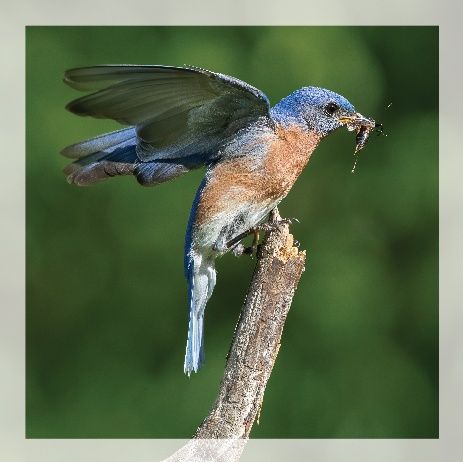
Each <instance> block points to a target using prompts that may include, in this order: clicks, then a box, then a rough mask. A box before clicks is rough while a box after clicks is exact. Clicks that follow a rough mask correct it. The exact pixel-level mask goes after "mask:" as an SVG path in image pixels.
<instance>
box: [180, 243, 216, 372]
mask: <svg viewBox="0 0 463 462" xmlns="http://www.w3.org/2000/svg"><path fill="white" fill-rule="evenodd" d="M214 263H215V262H214V258H213V257H205V256H203V255H200V254H197V253H195V252H190V254H189V255H188V266H187V278H188V298H189V323H188V340H187V344H186V352H185V364H184V368H183V369H184V372H185V374H187V375H188V376H190V374H191V372H193V371H194V372H198V370H199V369H200V367H201V365H202V364H203V363H204V329H203V325H204V310H205V308H206V303H207V301H208V300H209V298H210V296H211V295H212V291H213V290H214V286H215V281H216V271H215V265H214Z"/></svg>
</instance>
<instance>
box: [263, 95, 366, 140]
mask: <svg viewBox="0 0 463 462" xmlns="http://www.w3.org/2000/svg"><path fill="white" fill-rule="evenodd" d="M272 117H273V118H274V119H275V120H276V121H277V122H279V123H282V124H283V125H289V124H297V125H300V126H302V127H304V128H305V129H307V130H313V131H315V132H317V133H318V134H319V135H321V136H326V135H328V134H329V133H331V132H332V131H333V130H336V129H337V128H339V127H341V126H342V125H346V124H347V125H348V126H349V125H350V124H357V123H360V121H361V120H367V119H365V118H364V117H363V116H362V115H361V114H358V113H356V112H355V108H354V106H353V105H352V104H351V103H350V102H349V101H348V100H347V99H346V98H344V96H341V95H338V94H337V93H334V92H333V91H330V90H326V89H324V88H318V87H303V88H300V89H299V90H296V91H295V92H293V93H291V94H290V95H289V96H287V97H286V98H283V99H282V100H281V101H280V102H279V103H278V104H277V105H276V106H274V107H273V108H272Z"/></svg>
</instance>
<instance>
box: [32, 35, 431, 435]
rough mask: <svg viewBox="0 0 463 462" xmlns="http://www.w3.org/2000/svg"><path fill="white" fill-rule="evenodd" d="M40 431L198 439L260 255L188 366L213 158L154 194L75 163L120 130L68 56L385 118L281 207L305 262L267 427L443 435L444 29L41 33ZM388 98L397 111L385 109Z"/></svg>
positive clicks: (35, 190) (37, 197)
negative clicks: (85, 90) (359, 146)
mask: <svg viewBox="0 0 463 462" xmlns="http://www.w3.org/2000/svg"><path fill="white" fill-rule="evenodd" d="M26 34H27V429H26V430H27V431H26V433H27V436H28V437H46V438H60V437H66V438H74V437H118V438H131V437H143V438H150V437H188V436H190V435H191V434H192V432H193V430H194V429H195V428H196V426H197V425H198V424H199V423H200V422H201V420H202V418H203V417H204V416H205V415H206V413H207V412H208V410H209V408H210V406H211V404H212V402H213V400H214V399H215V395H216V391H217V387H218V384H219V381H220V378H221V374H222V372H223V366H224V360H225V355H226V353H227V351H228V347H229V343H230V339H231V337H232V333H233V329H234V325H235V323H236V320H237V317H238V313H239V309H240V306H241V302H242V299H243V295H244V293H245V291H246V289H247V285H248V283H249V279H250V275H251V272H252V267H253V265H254V262H253V261H252V260H250V259H249V258H246V257H242V258H240V259H235V258H234V257H232V256H230V255H227V256H225V257H224V258H223V259H221V260H220V261H219V262H218V271H219V276H218V284H217V287H216V290H215V293H214V295H213V297H212V299H211V300H210V302H209V305H208V310H207V316H206V357H207V362H206V365H205V367H204V369H203V370H202V371H201V372H200V373H199V374H197V375H194V376H192V377H191V378H190V379H187V378H186V377H185V376H184V375H183V372H182V363H183V354H184V348H185V341H186V332H187V318H186V306H185V305H186V284H185V281H184V278H183V268H182V261H183V256H182V252H183V238H184V230H185V226H186V222H187V218H188V213H189V207H190V204H191V202H192V199H193V196H194V193H195V189H196V187H197V185H198V184H199V182H200V179H201V177H202V175H203V171H195V172H192V173H190V174H189V175H186V176H184V177H182V178H179V179H177V180H175V181H174V182H172V183H168V184H164V185H161V186H159V187H157V188H154V189H146V188H142V187H140V186H139V185H138V184H137V183H136V182H135V181H134V180H133V179H132V178H117V179H112V180H111V181H108V182H105V183H102V184H99V185H97V186H94V187H90V188H77V187H74V186H69V185H68V184H67V183H66V181H65V180H64V177H63V175H62V174H61V169H62V168H63V166H64V165H65V164H66V160H65V159H64V158H62V157H61V156H59V155H58V152H59V151H60V149H61V148H63V147H64V146H65V145H67V144H70V143H73V142H75V141H78V140H81V139H85V138H88V137H91V136H94V135H97V134H99V133H102V132H104V131H108V130H110V129H113V128H116V127H117V124H115V123H113V122H111V121H101V120H92V119H89V118H79V117H76V116H73V115H71V114H69V113H67V112H65V111H64V105H65V103H66V102H68V101H69V100H70V99H72V98H74V97H77V96H78V94H77V93H76V92H75V91H73V90H72V89H70V88H67V87H66V86H65V85H64V84H63V83H62V81H61V79H62V75H63V71H64V70H65V69H67V68H71V67H77V66H86V65H92V64H105V63H113V64H114V63H137V64H150V63H151V64H153V63H157V64H170V65H182V64H185V63H186V64H193V65H196V66H200V67H205V68H208V69H212V70H216V71H219V72H223V73H226V74H231V75H234V76H237V77H239V78H241V79H242V80H245V81H248V82H249V83H251V84H253V85H255V86H257V87H258V88H260V89H262V90H263V91H264V92H266V94H267V95H268V96H269V98H270V100H271V102H272V103H273V104H275V103H276V102H277V101H278V100H279V99H280V98H282V97H283V96H286V95H287V94H289V93H290V92H291V91H293V90H294V89H296V88H298V87H301V86H304V85H319V86H323V87H326V88H329V89H332V90H334V91H337V92H339V93H341V94H343V95H344V96H346V97H347V98H348V99H349V100H350V101H351V102H353V104H354V105H355V106H356V107H357V109H358V110H359V111H361V112H362V113H364V114H366V115H370V116H373V117H375V118H376V119H378V120H380V121H381V122H383V123H384V125H385V130H386V132H387V133H388V136H387V137H372V139H371V141H370V144H369V145H368V147H367V149H366V150H365V151H363V152H362V154H361V158H360V160H359V164H358V168H357V172H356V173H355V174H352V173H351V168H352V164H353V156H352V154H353V147H354V139H353V138H354V137H353V135H352V134H351V133H348V132H347V131H346V130H342V131H339V132H337V133H336V134H334V135H332V136H331V137H330V138H329V139H327V140H325V141H324V142H323V143H322V145H321V146H320V147H319V148H318V149H317V151H316V153H315V155H314V157H313V158H312V160H311V162H310V165H309V167H308V168H307V169H306V171H305V172H304V173H303V174H302V175H301V178H300V179H299V180H298V182H297V183H296V185H295V187H294V188H293V190H292V192H291V193H290V195H289V196H288V197H287V198H286V200H285V201H284V202H283V203H282V205H281V207H280V212H281V213H282V215H283V216H288V217H298V218H299V219H300V221H301V223H300V224H295V225H294V226H293V232H294V234H295V237H296V238H297V239H298V240H299V241H300V242H301V245H302V247H303V248H306V249H308V265H307V270H306V272H305V274H304V275H303V277H302V280H301V283H300V287H299V290H298V291H297V293H296V296H295V299H294V303H293V306H292V308H291V311H290V314H289V317H288V322H287V324H286V329H285V332H284V337H283V342H282V347H281V349H280V354H279V357H278V360H277V364H276V367H275V370H274V373H273V375H272V377H271V379H270V382H269V385H268V388H267V392H266V395H265V400H264V406H263V410H262V414H261V418H260V425H256V426H255V428H254V430H253V434H252V435H253V436H254V437H293V438H294V437H298V438H325V437H327V438H329V437H388V438H394V437H400V438H413V437H436V436H437V435H438V29H437V28H432V27H350V28H347V27H300V28H295V27H294V28H290V27H251V28H244V27H243V28H242V27H227V28H225V27H29V28H27V32H26ZM391 102H392V105H391V106H390V107H389V108H388V109H386V107H387V106H388V104H389V103H391Z"/></svg>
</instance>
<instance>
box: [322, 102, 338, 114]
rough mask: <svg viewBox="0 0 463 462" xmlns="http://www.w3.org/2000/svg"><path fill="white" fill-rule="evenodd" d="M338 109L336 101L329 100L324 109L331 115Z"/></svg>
mask: <svg viewBox="0 0 463 462" xmlns="http://www.w3.org/2000/svg"><path fill="white" fill-rule="evenodd" d="M338 109H339V106H338V105H337V104H336V103H333V102H330V103H328V104H327V105H326V106H325V111H326V112H327V113H328V114H329V115H333V114H334V113H335V112H336V111H337V110H338Z"/></svg>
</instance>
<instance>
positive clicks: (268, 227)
mask: <svg viewBox="0 0 463 462" xmlns="http://www.w3.org/2000/svg"><path fill="white" fill-rule="evenodd" d="M277 213H278V212H277ZM293 220H294V221H297V222H298V221H299V220H297V218H293V219H289V218H281V217H280V216H279V215H277V216H275V214H272V213H271V214H270V216H269V221H268V222H267V223H262V224H261V225H258V226H254V227H253V228H250V229H249V230H247V231H245V232H244V233H241V234H238V236H235V237H234V238H233V239H230V240H229V241H228V242H227V243H226V244H225V247H226V248H228V249H230V248H233V254H234V255H235V256H236V257H239V256H241V255H243V254H248V255H253V254H255V253H257V243H258V242H259V233H260V232H270V231H275V230H276V229H278V228H279V227H280V226H281V225H291V224H292V223H293ZM250 234H253V235H254V238H253V240H252V244H251V246H249V247H245V246H244V245H243V244H242V243H241V242H240V241H241V240H243V239H244V238H245V237H247V236H249V235H250Z"/></svg>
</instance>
